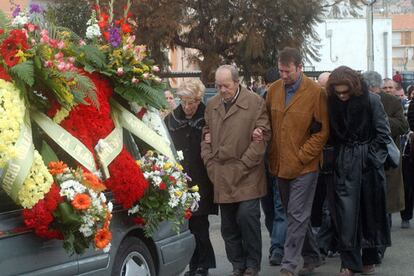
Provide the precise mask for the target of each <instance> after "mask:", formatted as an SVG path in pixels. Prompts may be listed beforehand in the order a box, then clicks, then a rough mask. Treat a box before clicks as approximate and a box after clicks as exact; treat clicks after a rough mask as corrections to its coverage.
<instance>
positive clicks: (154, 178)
mask: <svg viewBox="0 0 414 276" xmlns="http://www.w3.org/2000/svg"><path fill="white" fill-rule="evenodd" d="M152 181H154V183H155V185H157V186H160V184H161V182H162V178H161V177H159V176H154V177H153V178H152Z"/></svg>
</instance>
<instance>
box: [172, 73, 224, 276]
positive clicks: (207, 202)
mask: <svg viewBox="0 0 414 276" xmlns="http://www.w3.org/2000/svg"><path fill="white" fill-rule="evenodd" d="M204 89H205V88H204V85H203V84H202V83H201V81H199V80H197V81H196V80H186V81H184V83H183V84H182V85H181V86H180V87H179V89H178V92H177V95H178V96H179V98H180V101H181V104H180V105H179V106H178V107H177V108H176V109H175V110H174V111H173V112H172V113H170V114H169V115H168V116H167V117H166V118H165V123H166V125H167V128H168V130H169V132H170V135H171V138H172V140H173V142H174V146H175V148H176V149H177V150H178V151H182V152H183V155H184V160H183V162H182V165H183V167H184V170H185V171H186V172H187V174H188V175H189V176H190V177H191V178H192V181H191V183H190V185H198V187H199V193H200V197H201V200H200V202H199V204H200V206H199V208H198V210H197V212H195V213H194V214H193V216H192V217H191V219H190V221H189V226H190V231H191V233H193V234H194V237H195V240H196V248H195V251H194V254H193V257H192V258H191V261H190V270H189V271H187V272H186V273H185V274H184V275H185V276H203V275H207V274H208V269H209V268H215V267H216V260H215V256H214V251H213V246H212V245H211V241H210V235H209V221H208V215H209V214H217V211H218V209H217V205H216V204H214V203H213V194H214V193H213V184H212V183H211V181H210V179H209V178H208V176H207V172H206V169H205V168H204V164H203V161H202V159H201V156H200V150H201V148H200V143H201V131H202V128H203V127H204V125H205V121H204V109H205V106H204V104H203V103H202V102H201V99H202V98H203V94H204Z"/></svg>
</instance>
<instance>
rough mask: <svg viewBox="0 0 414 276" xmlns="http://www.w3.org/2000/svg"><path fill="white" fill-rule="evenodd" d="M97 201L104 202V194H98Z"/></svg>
mask: <svg viewBox="0 0 414 276" xmlns="http://www.w3.org/2000/svg"><path fill="white" fill-rule="evenodd" d="M99 199H100V200H101V201H102V202H106V196H105V194H104V193H100V194H99Z"/></svg>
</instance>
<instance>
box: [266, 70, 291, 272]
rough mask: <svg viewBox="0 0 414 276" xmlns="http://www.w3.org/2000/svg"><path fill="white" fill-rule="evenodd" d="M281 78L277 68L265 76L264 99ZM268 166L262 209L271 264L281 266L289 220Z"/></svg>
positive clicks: (268, 71) (267, 165)
mask: <svg viewBox="0 0 414 276" xmlns="http://www.w3.org/2000/svg"><path fill="white" fill-rule="evenodd" d="M279 78H280V76H279V71H278V70H277V68H270V69H269V70H267V72H266V75H265V76H264V81H265V89H266V91H265V92H264V93H263V97H264V98H266V95H267V90H268V89H269V87H270V85H272V83H274V82H275V81H277V80H278V79H279ZM265 160H266V162H265V165H266V179H267V194H266V195H265V196H264V197H263V198H262V200H261V203H262V209H263V213H264V215H265V225H266V228H267V230H268V231H269V236H270V249H269V263H270V265H275V266H276V265H280V264H281V263H282V258H283V246H284V243H285V237H286V228H287V219H286V214H285V210H284V209H283V205H282V201H281V199H280V193H279V187H278V185H277V181H276V178H275V177H274V176H272V174H271V173H270V172H269V164H268V162H267V158H266V159H265Z"/></svg>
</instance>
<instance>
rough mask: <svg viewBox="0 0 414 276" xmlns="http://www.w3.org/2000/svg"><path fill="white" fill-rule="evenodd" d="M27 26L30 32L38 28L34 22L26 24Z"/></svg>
mask: <svg viewBox="0 0 414 276" xmlns="http://www.w3.org/2000/svg"><path fill="white" fill-rule="evenodd" d="M26 28H27V30H28V31H29V32H34V30H36V25H33V24H32V23H28V24H27V25H26Z"/></svg>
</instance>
